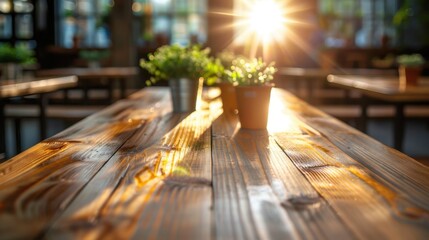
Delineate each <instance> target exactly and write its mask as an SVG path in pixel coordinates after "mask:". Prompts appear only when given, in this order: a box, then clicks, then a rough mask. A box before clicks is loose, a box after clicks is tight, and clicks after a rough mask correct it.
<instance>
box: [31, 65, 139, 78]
mask: <svg viewBox="0 0 429 240" xmlns="http://www.w3.org/2000/svg"><path fill="white" fill-rule="evenodd" d="M137 74H138V68H137V67H100V68H55V69H45V70H39V71H37V72H36V75H37V76H64V75H76V76H78V77H79V78H124V77H133V76H136V75H137Z"/></svg>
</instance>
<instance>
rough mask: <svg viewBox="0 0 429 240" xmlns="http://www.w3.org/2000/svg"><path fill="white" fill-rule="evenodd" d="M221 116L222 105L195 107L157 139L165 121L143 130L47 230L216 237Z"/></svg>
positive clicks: (53, 233)
mask: <svg viewBox="0 0 429 240" xmlns="http://www.w3.org/2000/svg"><path fill="white" fill-rule="evenodd" d="M215 117H216V111H211V112H210V111H201V112H194V113H193V114H192V115H190V116H188V117H187V118H186V119H184V120H183V121H182V122H180V124H178V125H177V126H176V127H175V128H174V129H172V130H171V131H170V132H168V133H167V134H166V135H165V136H164V137H162V139H161V140H159V141H157V142H156V143H155V144H153V145H147V144H146V143H150V142H151V141H148V140H149V139H152V138H153V136H148V133H153V134H160V131H159V130H161V129H165V126H163V124H161V125H159V126H157V127H156V128H154V129H152V130H150V131H147V130H144V129H142V130H139V131H138V132H137V133H136V134H135V135H134V136H133V137H132V138H130V139H129V140H128V141H127V142H126V143H125V144H124V146H123V147H122V148H121V149H120V150H119V151H118V152H117V154H115V156H113V158H111V160H110V161H109V162H108V163H107V164H106V165H105V166H104V167H103V168H102V169H101V170H100V172H99V173H98V174H97V175H96V176H95V177H94V178H93V179H92V180H91V181H90V182H89V183H88V184H87V186H86V187H85V188H84V189H83V190H82V191H81V192H80V194H79V195H78V196H77V197H76V199H75V200H74V201H73V203H72V204H71V205H70V206H69V207H68V208H67V210H66V211H65V212H64V214H62V215H61V217H60V218H58V220H57V221H56V222H55V224H54V225H53V226H52V227H51V228H50V230H49V231H48V232H47V234H46V235H45V236H46V237H47V238H63V237H73V238H85V237H88V238H105V237H108V238H116V237H117V238H131V237H134V238H142V239H153V238H156V239H158V238H161V239H163V238H172V237H174V238H181V239H185V238H192V239H207V238H210V236H211V225H212V224H211V205H212V195H211V157H210V149H211V146H210V142H211V141H210V136H211V135H210V134H211V132H210V125H211V121H212V119H213V118H215ZM173 118H177V115H174V116H173ZM163 119H167V118H163ZM166 124H167V123H166ZM112 172H115V174H112ZM112 226H114V228H113V227H112ZM165 229H168V231H165Z"/></svg>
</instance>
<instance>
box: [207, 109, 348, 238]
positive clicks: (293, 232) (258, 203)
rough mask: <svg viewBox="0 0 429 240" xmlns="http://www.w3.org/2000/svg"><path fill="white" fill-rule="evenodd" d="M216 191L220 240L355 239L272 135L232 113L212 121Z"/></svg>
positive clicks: (294, 130)
mask: <svg viewBox="0 0 429 240" xmlns="http://www.w3.org/2000/svg"><path fill="white" fill-rule="evenodd" d="M279 110H280V109H279ZM278 112H279V111H278ZM278 112H277V113H278ZM295 124H296V125H295V126H290V128H289V130H290V131H291V132H289V133H287V132H283V135H284V136H293V135H297V134H298V131H297V129H298V128H300V125H299V123H298V122H295ZM299 132H301V133H303V134H304V135H306V133H307V132H311V130H310V129H301V131H299ZM213 191H214V197H215V198H214V204H215V205H214V209H215V214H216V215H215V221H216V236H217V238H219V239H259V238H262V239H265V238H268V239H269V238H271V239H300V238H308V239H311V238H318V239H325V238H326V239H329V238H332V237H333V236H335V237H339V238H346V237H347V238H349V239H350V238H353V235H351V233H350V232H349V231H348V230H347V228H345V225H344V224H343V223H342V222H341V220H340V219H339V218H338V217H337V216H336V214H335V212H334V211H332V210H331V208H330V207H329V205H328V204H326V202H325V201H324V200H323V199H321V198H320V197H319V195H318V193H317V192H316V191H315V190H314V189H313V187H312V186H311V185H310V184H309V182H308V181H307V180H306V179H305V178H304V176H303V175H302V173H301V172H300V171H298V169H297V168H296V167H295V166H294V165H293V163H292V162H291V161H290V159H289V158H288V157H287V156H286V155H285V154H284V152H283V151H282V149H280V148H279V146H278V145H277V143H276V142H275V141H274V140H273V139H272V138H271V137H270V136H269V134H268V132H267V131H249V130H243V129H239V124H238V120H237V118H236V116H231V115H229V114H224V115H222V116H220V117H219V118H218V119H217V120H216V121H215V122H214V123H213Z"/></svg>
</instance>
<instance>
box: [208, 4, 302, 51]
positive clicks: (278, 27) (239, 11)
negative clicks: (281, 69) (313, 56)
mask: <svg viewBox="0 0 429 240" xmlns="http://www.w3.org/2000/svg"><path fill="white" fill-rule="evenodd" d="M291 3H292V2H291V1H288V0H236V2H235V3H234V4H235V6H234V12H232V13H229V12H223V11H217V12H214V14H221V15H232V16H234V23H233V26H223V27H233V28H234V31H235V39H234V42H233V44H234V45H244V46H245V51H246V52H245V54H246V55H248V56H249V57H255V56H256V53H257V51H258V50H257V49H258V48H259V47H262V50H263V54H264V56H263V57H264V58H265V57H266V56H265V54H266V53H267V52H269V48H270V47H271V48H272V47H273V46H274V45H277V46H282V45H283V43H284V42H285V41H286V39H288V40H290V41H293V42H295V43H296V44H297V45H298V46H299V47H300V48H307V46H302V45H301V46H300V44H301V43H302V42H303V41H300V37H299V36H297V35H296V33H294V29H293V28H294V27H295V25H306V23H303V22H300V21H297V20H295V19H293V18H292V17H291V15H293V14H296V13H298V12H301V11H305V10H307V9H308V8H307V7H306V6H302V5H301V6H293V5H291ZM212 13H213V12H212ZM304 50H305V49H304Z"/></svg>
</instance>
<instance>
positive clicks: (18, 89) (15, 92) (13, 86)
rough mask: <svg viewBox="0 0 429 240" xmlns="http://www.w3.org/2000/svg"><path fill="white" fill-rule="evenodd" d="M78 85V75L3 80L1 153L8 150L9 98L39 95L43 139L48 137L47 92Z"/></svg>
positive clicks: (0, 116) (0, 128) (0, 120)
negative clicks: (7, 111)
mask: <svg viewBox="0 0 429 240" xmlns="http://www.w3.org/2000/svg"><path fill="white" fill-rule="evenodd" d="M76 85H77V78H76V76H66V77H58V78H50V79H42V80H40V79H39V80H33V81H27V82H13V81H4V82H2V83H1V84H0V154H5V152H6V130H5V129H6V121H5V112H4V107H5V104H6V103H7V102H8V100H9V99H11V98H16V97H22V96H28V95H38V98H37V100H38V105H39V119H40V121H39V122H40V138H41V140H42V139H45V138H46V105H47V97H46V94H47V93H51V92H55V91H58V90H60V89H65V88H70V87H75V86H76ZM3 157H6V156H3ZM0 159H1V157H0Z"/></svg>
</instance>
